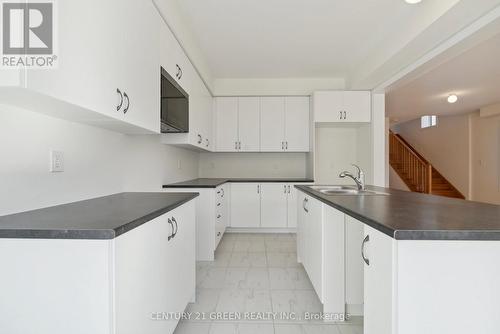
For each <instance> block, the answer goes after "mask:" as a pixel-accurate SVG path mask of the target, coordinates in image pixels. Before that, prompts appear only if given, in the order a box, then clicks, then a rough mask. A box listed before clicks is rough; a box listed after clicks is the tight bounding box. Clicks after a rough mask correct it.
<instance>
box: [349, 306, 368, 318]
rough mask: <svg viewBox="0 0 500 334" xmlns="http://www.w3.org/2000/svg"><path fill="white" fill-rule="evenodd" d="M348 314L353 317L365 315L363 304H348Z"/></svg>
mask: <svg viewBox="0 0 500 334" xmlns="http://www.w3.org/2000/svg"><path fill="white" fill-rule="evenodd" d="M346 312H347V314H349V315H351V316H362V315H363V313H364V312H363V304H347V305H346Z"/></svg>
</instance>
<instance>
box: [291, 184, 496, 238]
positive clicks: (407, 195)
mask: <svg viewBox="0 0 500 334" xmlns="http://www.w3.org/2000/svg"><path fill="white" fill-rule="evenodd" d="M295 187H296V188H298V189H299V190H301V191H303V192H305V193H307V194H309V195H310V196H312V197H314V198H316V199H318V200H320V201H322V202H323V203H325V204H327V205H329V206H331V207H333V208H336V209H338V210H340V211H342V212H344V213H345V214H347V215H349V216H351V217H353V218H355V219H357V220H359V221H361V222H363V223H365V224H367V225H369V226H371V227H373V228H375V229H377V230H378V231H380V232H383V233H385V234H386V235H388V236H390V237H392V238H394V239H397V240H500V206H499V205H493V204H486V203H479V202H472V201H465V200H461V199H454V198H448V197H441V196H434V195H426V194H419V193H413V192H407V191H400V190H394V189H389V188H382V187H373V186H367V189H371V190H377V191H382V192H386V193H389V194H390V195H388V196H384V195H369V196H366V195H355V196H352V195H349V196H346V195H325V194H323V193H321V192H318V191H315V190H313V189H311V188H309V187H308V186H303V185H296V186H295Z"/></svg>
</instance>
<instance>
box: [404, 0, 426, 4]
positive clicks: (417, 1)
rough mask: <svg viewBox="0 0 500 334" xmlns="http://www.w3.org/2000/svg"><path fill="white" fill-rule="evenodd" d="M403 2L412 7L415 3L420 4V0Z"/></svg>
mask: <svg viewBox="0 0 500 334" xmlns="http://www.w3.org/2000/svg"><path fill="white" fill-rule="evenodd" d="M405 2H406V3H409V4H412V5H414V4H416V3H419V2H422V0H405Z"/></svg>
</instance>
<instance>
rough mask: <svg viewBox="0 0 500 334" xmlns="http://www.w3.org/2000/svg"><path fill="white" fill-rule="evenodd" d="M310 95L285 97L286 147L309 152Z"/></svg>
mask: <svg viewBox="0 0 500 334" xmlns="http://www.w3.org/2000/svg"><path fill="white" fill-rule="evenodd" d="M309 114H310V112H309V97H308V96H288V97H285V149H286V151H287V152H309V123H310V118H309Z"/></svg>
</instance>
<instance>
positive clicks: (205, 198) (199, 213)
mask: <svg viewBox="0 0 500 334" xmlns="http://www.w3.org/2000/svg"><path fill="white" fill-rule="evenodd" d="M164 191H165V192H174V193H175V192H189V193H191V192H196V193H199V194H200V196H198V198H197V201H196V260H197V261H213V260H214V258H215V254H214V253H215V250H216V249H217V246H218V245H219V242H220V241H221V239H222V237H223V236H224V233H225V231H226V227H228V226H229V223H230V211H229V210H230V209H229V208H230V198H231V185H230V184H229V183H225V184H222V185H220V186H218V187H216V188H166V189H164Z"/></svg>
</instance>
